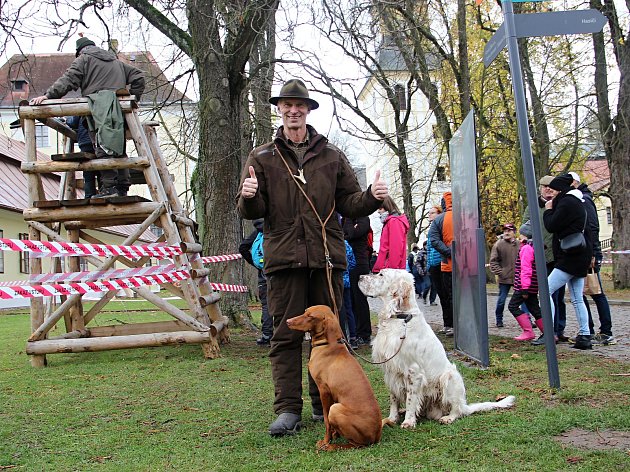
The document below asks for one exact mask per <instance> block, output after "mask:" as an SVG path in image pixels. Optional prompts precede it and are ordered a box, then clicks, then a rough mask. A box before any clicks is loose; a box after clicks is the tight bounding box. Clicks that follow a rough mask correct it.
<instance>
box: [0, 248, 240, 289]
mask: <svg viewBox="0 0 630 472" xmlns="http://www.w3.org/2000/svg"><path fill="white" fill-rule="evenodd" d="M241 257H242V256H241V255H240V254H227V255H222V256H209V257H203V258H202V262H203V263H205V264H208V263H215V262H225V261H233V260H237V259H240V258H241ZM185 269H187V267H182V268H181V270H185ZM173 270H177V268H176V267H175V264H166V265H157V266H151V267H138V268H132V269H109V270H95V271H83V272H57V273H49V274H38V275H32V276H31V277H30V278H29V279H28V281H25V280H24V281H18V282H4V283H2V282H0V286H5V287H6V286H7V285H26V284H28V283H34V284H43V283H52V282H93V281H96V280H101V279H121V278H124V277H138V276H144V275H154V274H162V273H164V272H171V271H173Z"/></svg>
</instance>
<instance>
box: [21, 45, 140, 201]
mask: <svg viewBox="0 0 630 472" xmlns="http://www.w3.org/2000/svg"><path fill="white" fill-rule="evenodd" d="M127 86H129V93H131V95H135V97H136V100H137V101H140V96H141V95H142V92H144V73H143V72H142V71H141V70H140V69H138V68H136V67H133V66H130V65H129V64H125V63H124V62H121V61H119V60H118V59H117V58H116V55H115V54H114V53H113V52H112V51H105V50H104V49H101V48H99V47H96V44H94V41H92V40H90V39H88V38H85V37H81V38H79V39H77V44H76V59H75V60H74V61H73V62H72V64H70V67H69V68H68V69H67V70H66V71H65V72H64V74H63V75H62V76H61V77H60V78H58V79H57V80H56V81H55V83H54V84H52V85H51V86H50V88H49V89H48V90H46V94H45V95H41V96H39V97H35V98H33V99H31V101H30V104H31V105H40V104H41V103H42V102H43V101H44V100H46V99H52V98H62V97H63V96H65V95H66V94H67V93H68V92H70V91H71V90H78V89H81V95H82V96H83V97H87V96H88V95H92V94H94V93H97V92H100V91H102V90H109V91H112V92H116V91H117V90H119V89H124V88H126V87H127ZM90 139H92V143H93V144H94V149H95V150H96V157H122V155H121V156H108V155H107V153H105V151H103V150H102V149H101V148H100V146H97V145H96V143H95V139H96V133H95V132H94V131H93V130H90ZM123 155H124V152H123ZM101 177H102V179H103V189H102V190H101V193H99V194H98V195H95V197H103V198H109V197H114V196H117V195H127V190H129V185H130V184H131V182H130V179H129V169H121V170H119V171H115V170H111V169H109V170H102V171H101Z"/></svg>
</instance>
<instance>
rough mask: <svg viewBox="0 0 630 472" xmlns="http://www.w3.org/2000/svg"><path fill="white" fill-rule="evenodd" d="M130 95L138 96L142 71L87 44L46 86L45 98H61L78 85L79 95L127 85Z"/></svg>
mask: <svg viewBox="0 0 630 472" xmlns="http://www.w3.org/2000/svg"><path fill="white" fill-rule="evenodd" d="M127 86H129V92H130V93H131V95H135V96H136V100H138V101H140V96H141V95H142V92H144V73H143V72H142V71H141V70H140V69H137V68H136V67H133V66H130V65H129V64H125V63H124V62H121V61H119V60H118V59H116V55H115V54H114V53H113V52H111V51H105V50H104V49H101V48H98V47H96V46H87V47H85V48H83V49H82V50H81V53H80V54H79V57H77V58H76V59H75V60H74V61H72V64H70V67H68V69H67V70H66V72H64V74H63V75H62V76H61V77H59V78H58V79H57V80H56V81H55V83H54V84H52V85H51V86H50V88H49V89H48V90H46V96H47V97H48V98H61V97H63V96H64V95H66V94H67V93H68V92H69V91H70V90H78V89H81V95H83V96H84V97H87V96H88V95H90V94H92V93H95V92H99V91H101V90H111V91H114V92H115V91H116V90H118V89H121V88H127Z"/></svg>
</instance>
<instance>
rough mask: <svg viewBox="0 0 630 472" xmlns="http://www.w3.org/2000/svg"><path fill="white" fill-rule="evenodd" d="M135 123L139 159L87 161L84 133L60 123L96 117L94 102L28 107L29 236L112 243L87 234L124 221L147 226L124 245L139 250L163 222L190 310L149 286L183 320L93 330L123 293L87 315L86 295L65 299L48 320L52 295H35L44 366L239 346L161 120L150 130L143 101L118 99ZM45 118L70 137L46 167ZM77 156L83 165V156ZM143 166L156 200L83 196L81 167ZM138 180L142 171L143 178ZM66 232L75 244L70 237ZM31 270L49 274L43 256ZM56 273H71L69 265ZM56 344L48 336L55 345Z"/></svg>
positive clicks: (32, 345)
mask: <svg viewBox="0 0 630 472" xmlns="http://www.w3.org/2000/svg"><path fill="white" fill-rule="evenodd" d="M118 100H119V103H120V106H121V108H122V111H123V114H124V118H125V123H126V125H127V126H126V127H127V133H126V139H131V140H133V143H134V144H135V148H136V151H137V154H138V156H137V157H129V158H105V159H93V160H88V159H82V156H81V155H80V154H81V153H71V151H72V150H73V146H74V142H73V141H76V132H74V130H72V129H70V128H69V127H67V126H65V125H64V124H63V123H62V122H60V121H58V120H55V119H53V118H54V117H64V116H86V115H90V110H89V105H88V102H87V99H85V98H73V99H57V100H46V101H44V102H43V104H41V105H38V106H29V105H28V104H27V102H24V103H23V104H21V106H20V108H19V116H20V121H21V123H22V127H23V130H24V138H25V143H26V161H25V162H23V163H22V172H23V173H25V174H27V176H28V186H29V189H28V192H29V194H28V198H29V208H27V209H25V210H24V219H25V220H26V221H27V222H28V224H29V239H31V240H37V241H40V240H41V238H42V237H47V238H48V239H49V240H51V241H58V242H63V241H66V242H81V240H84V241H85V242H87V243H91V244H102V242H101V241H99V240H97V239H96V238H94V237H93V236H91V235H89V234H88V233H86V232H85V231H83V230H84V229H96V228H102V227H107V226H114V225H127V224H139V227H138V228H137V229H136V230H135V231H134V232H133V234H130V235H129V236H128V237H127V238H126V239H125V241H124V242H123V243H122V244H123V245H131V244H133V243H134V242H135V241H137V239H138V238H139V237H140V236H141V235H142V234H143V233H144V231H145V230H147V229H148V228H149V227H150V226H151V225H153V224H155V225H157V226H159V227H161V228H162V230H163V232H164V233H163V236H162V238H161V240H162V241H165V242H166V243H167V244H169V245H173V246H180V247H181V248H182V254H181V255H178V256H174V257H173V259H174V263H175V265H176V267H177V269H182V268H184V269H187V270H189V271H190V273H191V277H190V278H188V279H185V280H182V281H181V286H180V287H177V286H175V285H173V284H164V285H163V286H164V287H165V288H166V289H167V290H168V291H169V292H171V293H173V294H175V295H176V296H178V297H180V298H182V299H184V300H186V302H187V304H188V307H189V313H190V314H188V313H186V312H185V311H183V310H181V309H179V308H177V307H176V306H174V305H172V304H171V303H169V302H168V301H167V300H164V299H163V298H161V297H160V296H159V295H157V294H155V293H153V292H152V291H151V290H150V289H149V288H148V287H139V288H132V289H131V290H133V291H134V292H135V293H136V294H137V295H138V296H140V297H142V298H144V299H145V300H147V301H149V302H151V303H153V304H154V305H155V306H156V307H157V308H159V309H160V310H162V311H164V312H166V313H168V314H169V315H171V316H172V317H173V318H174V320H171V321H162V322H153V323H131V324H124V325H113V326H97V327H90V325H89V323H90V322H91V321H92V320H94V318H95V317H96V315H97V314H98V313H99V312H100V311H101V309H102V308H103V307H104V306H105V305H106V304H107V303H108V302H109V301H110V300H112V299H113V298H114V296H115V295H116V290H112V291H109V292H106V293H105V294H104V296H103V297H102V298H101V299H100V300H99V301H97V302H96V303H95V304H94V305H93V306H92V307H91V308H90V309H89V310H88V311H86V312H84V310H83V304H82V295H69V296H67V297H62V300H63V301H62V303H61V304H60V305H59V306H58V307H57V308H56V309H55V310H54V311H52V310H51V312H50V313H48V314H46V313H45V308H44V302H43V300H42V298H33V299H31V328H32V334H31V336H30V337H29V339H28V342H27V348H26V352H27V354H29V355H30V356H31V364H32V365H33V366H35V367H42V366H44V365H46V354H53V353H62V352H88V351H102V350H110V349H126V348H134V347H149V346H162V345H170V344H184V343H200V344H201V345H202V348H203V352H204V355H205V357H206V358H215V357H218V356H219V351H220V349H219V344H220V343H221V342H227V341H229V332H228V329H227V318H226V317H223V316H222V315H221V313H220V310H219V306H218V303H217V302H218V301H219V299H220V295H219V293H218V292H215V291H214V290H213V289H212V287H211V285H210V282H209V281H208V277H207V276H208V273H209V271H208V269H205V268H204V266H203V262H202V260H201V256H200V252H201V245H200V244H198V243H197V242H196V240H195V237H194V230H193V226H194V224H195V223H194V221H193V220H191V219H190V218H189V217H188V215H187V214H186V212H185V210H184V209H183V207H182V205H181V203H180V201H179V198H178V196H177V192H176V190H175V187H174V184H173V181H172V178H171V176H170V173H169V171H168V168H167V166H166V162H165V160H164V157H163V155H162V153H161V151H160V148H159V145H158V140H157V133H156V130H155V126H156V123H149V124H144V125H143V124H142V123H141V122H140V119H139V117H138V114H137V112H136V108H137V105H136V102H135V97H133V96H124V97H118ZM36 120H37V121H40V122H43V123H45V124H47V125H48V126H50V127H52V128H54V129H55V130H57V131H59V132H61V133H62V134H63V135H64V136H65V137H66V139H65V143H66V144H65V147H64V149H65V151H66V153H67V154H66V155H67V159H69V160H64V157H63V156H64V155H60V156H56V159H55V160H53V161H51V162H41V161H39V162H38V161H37V149H36V141H35V122H36ZM77 157H78V158H79V159H77ZM124 168H129V169H138V170H140V171H141V172H142V175H143V176H144V180H145V181H146V183H147V185H148V187H149V191H150V195H151V198H152V201H148V200H146V199H143V198H141V197H134V196H131V197H115V198H112V199H109V200H104V199H103V200H101V199H98V200H96V201H95V199H92V200H87V199H82V200H77V199H76V197H77V194H76V180H75V172H76V171H98V170H104V169H124ZM52 172H61V173H63V174H62V179H61V185H60V187H61V188H60V192H59V200H46V196H45V194H44V190H43V184H42V180H41V174H43V173H52ZM136 174H137V172H136ZM61 225H63V226H64V228H65V230H66V234H67V239H65V238H63V237H62V236H60V233H59V229H60V228H61ZM82 257H86V259H87V260H88V262H89V263H91V264H92V265H94V266H96V269H95V270H107V269H109V268H111V267H112V266H113V264H114V263H115V262H116V261H118V262H121V263H122V264H124V265H126V266H128V267H132V268H133V267H135V268H138V267H142V266H144V264H145V263H146V261H147V259H148V258H143V259H140V260H131V259H127V258H125V257H123V256H111V257H107V258H106V259H103V260H101V259H99V258H97V257H95V256H82ZM68 265H69V269H70V271H71V272H79V271H80V257H70V258H69V263H68ZM30 269H31V270H30V273H31V274H32V275H36V274H41V273H42V262H41V259H39V258H35V257H31V258H30ZM56 271H57V272H59V271H61V267H60V263H58V264H57V268H56ZM61 319H64V321H65V331H66V332H65V334H62V335H60V336H56V337H54V338H48V333H49V332H50V330H51V329H52V328H53V327H54V326H55V325H56V324H57V322H58V321H60V320H61ZM47 338H48V339H47Z"/></svg>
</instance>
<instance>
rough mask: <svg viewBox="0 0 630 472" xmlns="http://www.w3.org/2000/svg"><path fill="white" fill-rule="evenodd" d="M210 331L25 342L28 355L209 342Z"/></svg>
mask: <svg viewBox="0 0 630 472" xmlns="http://www.w3.org/2000/svg"><path fill="white" fill-rule="evenodd" d="M211 338H212V334H211V333H210V331H206V332H198V331H174V332H172V333H152V334H133V335H129V336H110V337H102V338H78V339H44V340H41V341H31V342H28V343H27V344H26V353H27V354H29V355H45V354H54V353H69V352H96V351H109V350H113V349H130V348H137V347H159V346H166V345H173V344H199V343H207V342H210V339H211Z"/></svg>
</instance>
